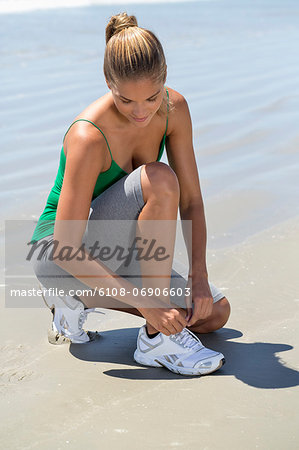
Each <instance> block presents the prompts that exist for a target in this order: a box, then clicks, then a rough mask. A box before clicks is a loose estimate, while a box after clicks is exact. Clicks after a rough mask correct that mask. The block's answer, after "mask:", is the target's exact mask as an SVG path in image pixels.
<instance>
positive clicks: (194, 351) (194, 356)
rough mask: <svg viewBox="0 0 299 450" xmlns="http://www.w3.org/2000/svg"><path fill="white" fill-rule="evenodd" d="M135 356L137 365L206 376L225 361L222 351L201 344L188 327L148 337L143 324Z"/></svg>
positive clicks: (181, 373) (182, 373)
mask: <svg viewBox="0 0 299 450" xmlns="http://www.w3.org/2000/svg"><path fill="white" fill-rule="evenodd" d="M134 359H135V361H136V362H138V363H139V364H143V365H145V366H152V367H161V366H164V367H166V368H167V369H169V370H171V371H172V372H174V373H178V374H180V375H207V374H208V373H212V372H215V370H217V369H220V367H222V366H223V364H224V363H225V359H224V356H223V354H222V353H219V352H215V351H214V350H210V349H208V348H206V347H204V346H203V344H202V343H201V341H200V340H199V339H198V337H197V336H195V335H194V334H193V333H192V332H191V331H190V330H188V329H187V328H184V329H183V331H181V333H177V334H172V335H170V336H166V335H164V334H162V333H159V334H158V335H157V336H155V337H153V338H150V337H148V334H147V330H146V326H145V325H144V326H143V327H141V328H140V330H139V334H138V338H137V349H136V350H135V353H134Z"/></svg>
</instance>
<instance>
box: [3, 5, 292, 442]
mask: <svg viewBox="0 0 299 450" xmlns="http://www.w3.org/2000/svg"><path fill="white" fill-rule="evenodd" d="M120 10H123V7H117V6H115V5H114V6H109V5H105V6H91V7H88V8H73V9H72V8H69V9H68V10H67V11H66V10H55V9H53V10H51V11H46V10H45V11H32V12H30V13H29V12H27V13H22V14H2V15H1V17H0V26H1V29H2V30H3V47H2V48H3V51H2V53H1V59H2V63H3V64H2V67H3V74H4V81H3V83H1V85H0V99H1V100H0V101H1V106H2V108H1V112H0V115H1V126H2V131H3V133H2V148H1V156H2V164H1V169H2V175H1V178H0V198H1V207H2V208H1V231H3V229H4V220H5V219H16V220H21V219H22V220H28V221H31V222H32V221H34V220H37V218H38V217H39V215H40V213H41V211H42V208H43V206H44V203H45V200H46V197H47V195H48V192H49V189H50V188H51V186H52V184H53V181H54V178H55V175H56V171H57V168H58V157H59V152H60V148H61V141H62V137H63V134H64V132H65V130H66V129H67V126H68V125H69V123H71V121H72V119H73V117H74V116H75V115H76V114H77V113H78V111H79V110H81V109H82V108H83V107H84V106H86V105H87V104H88V103H90V102H91V101H92V100H94V98H95V96H97V95H98V96H100V95H103V93H105V92H106V90H105V89H106V88H105V85H104V82H103V79H102V78H103V77H102V74H101V72H100V70H99V68H100V69H101V67H100V61H102V59H101V58H102V56H103V48H104V47H103V46H104V37H103V33H102V31H103V30H104V25H105V22H106V20H107V18H108V17H109V16H110V15H111V14H114V13H116V12H119V11H120ZM127 10H128V12H129V13H135V14H136V15H137V17H138V19H139V20H140V23H141V24H142V25H144V26H148V27H149V28H152V29H153V30H154V31H155V32H157V34H158V35H159V37H160V38H161V40H162V43H163V45H164V48H165V51H166V55H167V59H168V72H169V73H168V85H169V86H170V87H173V88H174V89H176V90H178V91H179V92H181V93H183V94H184V95H185V97H186V98H187V100H188V103H189V107H190V111H191V115H192V120H193V129H194V148H195V153H196V158H197V163H198V168H199V172H200V178H201V185H202V190H203V195H204V200H205V207H206V217H207V224H208V269H209V275H210V280H211V281H212V282H213V283H214V284H215V285H216V286H217V287H219V288H220V289H221V290H222V291H223V293H224V294H225V295H226V296H227V298H228V299H229V301H230V303H231V306H232V314H231V317H230V319H229V322H228V323H227V325H226V326H225V327H224V328H223V329H222V330H219V331H217V332H215V333H211V334H209V335H202V336H201V339H202V341H203V343H204V344H205V345H207V346H208V347H210V348H213V349H215V350H219V351H221V352H222V353H223V354H224V355H225V357H226V364H225V365H224V367H223V368H221V370H219V371H218V372H216V373H214V374H212V375H210V376H206V377H200V378H198V377H182V376H178V375H175V374H173V373H171V372H169V371H167V370H166V369H163V368H161V369H160V368H158V369H156V368H146V367H142V366H139V365H138V364H136V363H135V362H134V360H133V352H134V350H135V343H136V337H137V333H138V329H139V327H140V326H141V325H142V324H143V320H142V319H140V318H137V317H133V316H129V315H127V314H125V313H120V312H112V311H107V310H105V311H104V310H101V311H102V312H105V314H91V315H89V318H88V321H87V323H86V328H88V329H91V330H99V331H100V337H99V338H98V339H97V340H96V341H95V342H93V343H90V344H87V345H83V346H82V345H81V346H80V345H74V344H72V345H70V346H69V345H62V346H51V345H50V344H49V343H48V342H47V329H48V327H49V326H50V319H51V314H50V312H49V310H48V309H46V308H45V307H43V306H42V305H41V307H40V308H9V307H7V306H8V305H7V306H6V307H5V295H4V284H5V278H4V261H3V262H2V271H1V280H0V282H1V291H0V298H1V306H0V309H1V325H2V326H1V329H0V348H1V352H0V360H1V364H0V404H1V408H0V423H1V425H0V445H1V448H6V449H13V450H18V449H22V450H24V449H43V450H48V449H49V450H53V449H57V450H58V449H72V450H73V449H75V450H77V449H81V448H82V447H83V446H84V447H85V448H90V449H111V448H112V449H114V448H115V449H116V448H121V449H130V450H131V449H134V450H135V449H139V448H144V449H167V450H168V449H172V448H176V447H178V448H183V449H186V450H189V449H190V450H193V449H200V450H206V449H207V450H218V449H219V450H220V449H223V448H230V449H232V450H235V449H239V448H243V449H246V450H251V449H255V448H258V449H265V450H268V449H271V450H272V449H274V450H282V449H283V450H285V449H288V450H293V449H297V448H298V446H299V431H298V426H297V424H298V418H299V411H298V410H299V408H298V404H299V390H298V385H299V364H298V361H299V352H298V319H299V317H298V316H299V312H298V306H299V277H298V261H297V259H298V250H299V203H298V194H299V184H298V181H297V178H298V175H297V173H298V161H299V159H298V142H299V135H298V125H297V124H298V119H299V117H298V115H299V114H298V98H299V96H298V94H299V91H298V82H297V73H298V63H297V62H296V59H295V58H294V55H295V50H296V45H297V44H296V42H297V40H298V27H297V25H296V17H297V14H298V5H297V3H296V2H295V1H293V0H288V1H287V2H284V4H283V5H281V3H280V2H267V1H266V0H263V1H261V2H249V1H244V2H242V5H240V3H239V2H236V1H233V0H227V1H223V2H220V1H211V2H200V3H199V2H197V3H196V2H194V3H188V2H186V3H184V4H179V3H176V4H173V5H171V6H170V5H169V4H165V5H163V4H161V5H159V6H158V5H153V6H149V5H142V4H141V5H131V7H129V6H128V8H127ZM178 29H180V30H181V33H180V34H179V33H178V32H177V30H178ZM41 139H43V141H44V142H46V144H45V145H43V146H41V145H40V142H41ZM163 161H167V159H166V156H165V155H164V156H163ZM26 237H27V236H26ZM26 237H24V239H26ZM0 246H1V255H2V254H3V250H4V234H3V232H2V234H1V240H0Z"/></svg>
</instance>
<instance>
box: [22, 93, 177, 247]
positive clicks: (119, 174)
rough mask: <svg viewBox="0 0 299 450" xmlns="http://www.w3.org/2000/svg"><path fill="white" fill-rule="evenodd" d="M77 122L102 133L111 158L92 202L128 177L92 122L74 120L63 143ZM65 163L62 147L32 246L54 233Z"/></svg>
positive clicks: (100, 175)
mask: <svg viewBox="0 0 299 450" xmlns="http://www.w3.org/2000/svg"><path fill="white" fill-rule="evenodd" d="M166 93H167V119H166V129H165V133H164V136H163V138H162V141H161V144H160V150H159V154H158V158H157V161H160V159H161V157H162V154H163V150H164V147H165V139H166V132H167V127H168V112H169V93H168V90H167V88H166ZM79 121H84V122H89V123H91V124H92V125H94V126H95V127H96V128H97V129H98V130H99V131H100V132H101V133H102V135H103V136H104V139H105V141H106V143H107V147H108V150H109V152H110V156H111V165H110V167H109V169H108V170H105V171H104V172H101V173H100V174H99V176H98V178H97V181H96V184H95V187H94V191H93V195H92V200H94V199H95V198H96V197H97V196H98V195H100V194H101V193H102V192H104V191H105V190H106V189H108V188H109V187H110V186H112V184H114V183H116V182H117V181H118V180H120V179H121V178H123V177H124V176H126V175H128V172H125V171H124V170H123V169H122V168H121V167H119V165H118V164H116V162H115V161H114V159H113V157H112V153H111V150H110V147H109V144H108V141H107V139H106V136H105V135H104V133H103V131H102V130H101V129H100V128H99V127H97V126H96V125H95V124H94V123H93V122H91V121H90V120H87V119H78V120H75V121H74V122H73V123H72V124H71V125H70V126H69V128H68V129H67V131H66V133H65V135H64V138H63V141H64V139H65V136H66V134H67V133H68V131H69V129H70V128H71V127H72V126H73V125H74V123H76V122H79ZM65 161H66V158H65V154H64V150H63V145H62V149H61V152H60V161H59V167H58V172H57V175H56V179H55V182H54V186H53V187H52V189H51V191H50V194H49V196H48V199H47V202H46V206H45V209H44V210H43V212H42V214H41V216H40V217H39V219H38V222H37V225H36V227H35V230H34V233H33V235H32V237H31V241H30V244H33V243H34V242H36V241H38V240H39V239H41V238H43V237H46V236H49V235H50V234H53V233H54V224H55V219H56V212H57V205H58V200H59V196H60V192H61V188H62V183H63V177H64V170H65Z"/></svg>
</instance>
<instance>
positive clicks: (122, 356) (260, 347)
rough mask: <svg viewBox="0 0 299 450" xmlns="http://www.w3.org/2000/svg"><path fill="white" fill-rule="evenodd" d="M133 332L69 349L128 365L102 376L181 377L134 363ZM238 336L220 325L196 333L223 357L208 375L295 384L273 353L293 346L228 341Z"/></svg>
mask: <svg viewBox="0 0 299 450" xmlns="http://www.w3.org/2000/svg"><path fill="white" fill-rule="evenodd" d="M137 334H138V329H137V328H126V329H118V330H111V331H105V332H101V335H100V336H99V337H98V338H96V340H95V341H94V342H90V343H88V344H83V345H82V344H71V345H70V352H71V354H72V355H73V356H75V357H76V358H79V359H81V360H84V361H93V362H102V363H112V364H122V365H128V366H130V368H129V369H123V368H121V369H109V370H106V371H105V370H104V371H103V373H104V374H105V375H109V376H111V377H117V378H125V379H132V380H167V379H178V380H184V379H185V377H183V376H181V375H176V374H174V373H172V372H170V371H168V370H166V369H164V368H161V369H160V368H152V367H144V366H140V365H139V364H137V363H135V362H134V359H133V353H134V351H135V348H136V338H137ZM242 336H243V335H242V333H241V332H240V331H237V330H234V329H231V328H222V329H221V330H218V331H216V332H214V333H209V334H201V335H200V339H201V341H202V342H203V344H204V345H205V346H206V347H209V348H211V349H213V350H218V351H220V352H222V353H223V354H224V356H225V358H226V364H225V365H224V366H223V367H222V368H221V369H220V370H219V371H217V372H215V373H213V374H211V375H212V376H225V375H230V376H231V375H232V376H235V377H236V378H237V379H238V380H241V381H243V382H244V383H246V384H248V385H250V386H253V387H256V388H261V389H281V388H288V387H292V386H297V385H299V372H298V371H296V370H294V369H292V368H290V367H287V366H286V365H285V364H284V363H283V361H281V360H280V358H279V356H277V355H276V354H277V353H280V352H285V351H287V350H291V349H292V348H293V347H292V346H291V345H287V344H279V343H268V342H253V343H244V342H234V341H233V342H232V341H230V339H237V338H240V337H242ZM132 366H133V368H132ZM189 378H191V377H189ZM194 378H195V377H194ZM196 378H198V377H196Z"/></svg>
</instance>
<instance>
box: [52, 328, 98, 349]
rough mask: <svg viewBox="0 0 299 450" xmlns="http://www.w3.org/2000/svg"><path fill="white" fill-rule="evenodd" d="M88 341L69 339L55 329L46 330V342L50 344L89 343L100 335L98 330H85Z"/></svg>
mask: <svg viewBox="0 0 299 450" xmlns="http://www.w3.org/2000/svg"><path fill="white" fill-rule="evenodd" d="M86 333H87V335H88V337H89V341H76V340H74V339H73V340H71V339H70V338H68V337H66V336H65V335H64V334H62V333H58V332H57V331H54V330H51V329H49V330H48V342H49V343H50V344H52V345H63V344H81V345H82V344H89V343H90V342H93V341H95V340H96V339H97V338H99V337H100V336H101V335H100V333H99V332H98V331H86Z"/></svg>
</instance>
